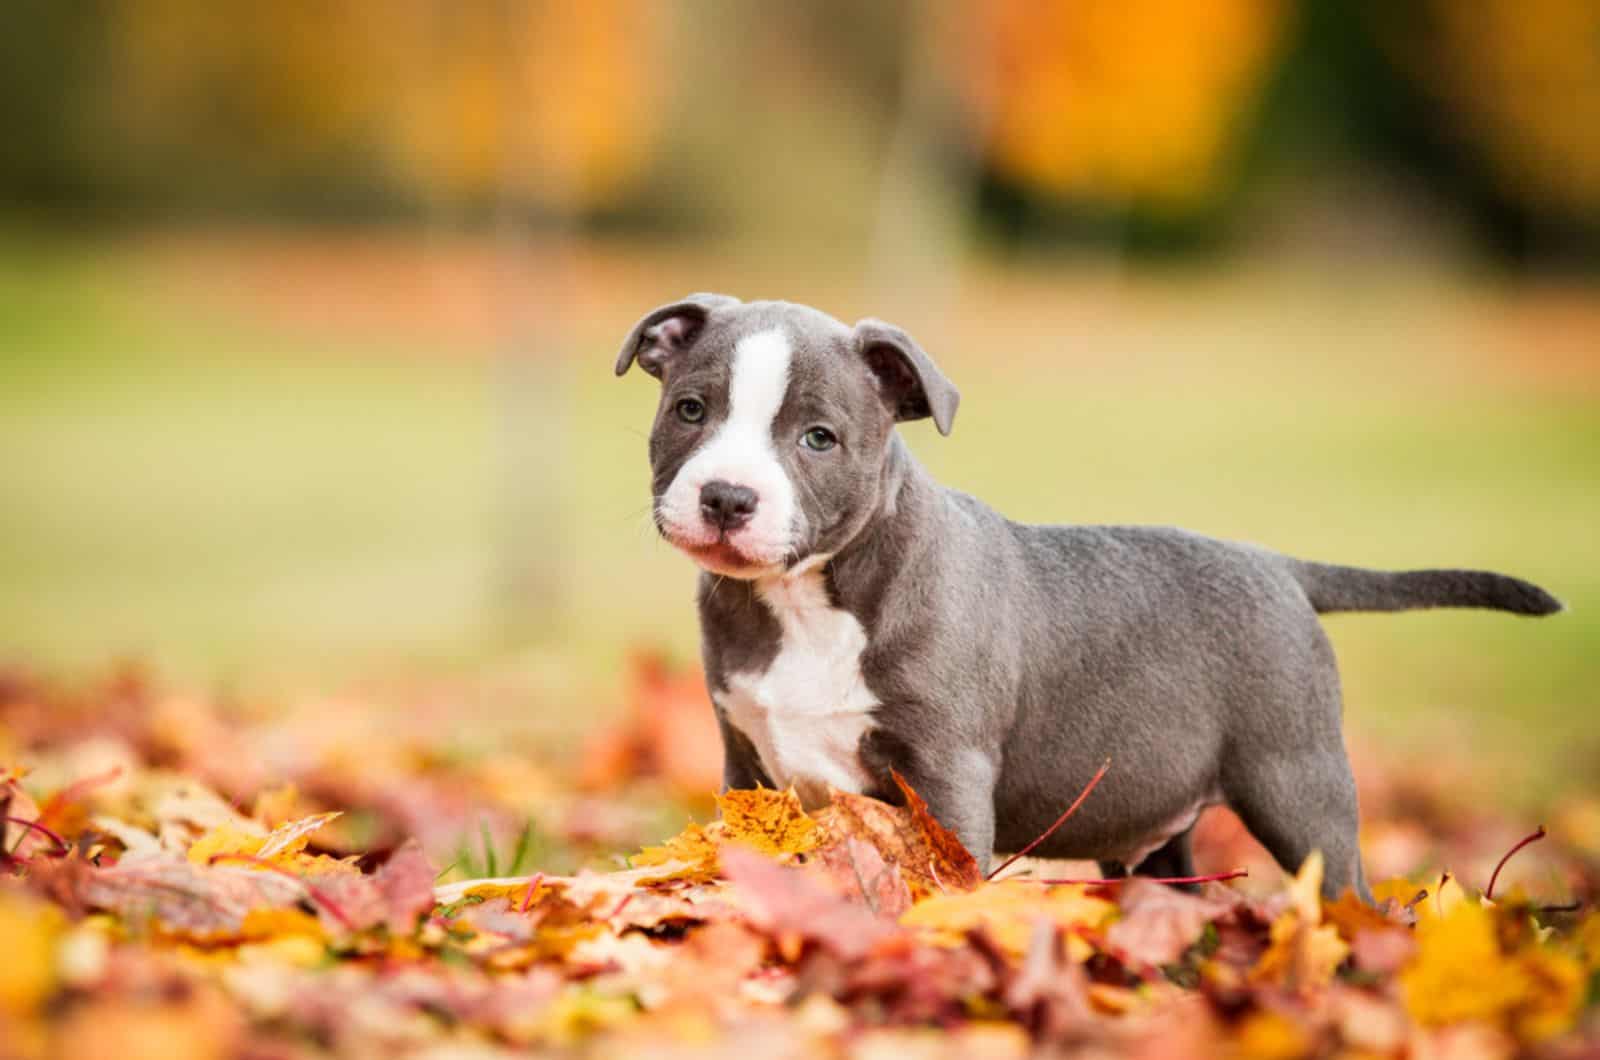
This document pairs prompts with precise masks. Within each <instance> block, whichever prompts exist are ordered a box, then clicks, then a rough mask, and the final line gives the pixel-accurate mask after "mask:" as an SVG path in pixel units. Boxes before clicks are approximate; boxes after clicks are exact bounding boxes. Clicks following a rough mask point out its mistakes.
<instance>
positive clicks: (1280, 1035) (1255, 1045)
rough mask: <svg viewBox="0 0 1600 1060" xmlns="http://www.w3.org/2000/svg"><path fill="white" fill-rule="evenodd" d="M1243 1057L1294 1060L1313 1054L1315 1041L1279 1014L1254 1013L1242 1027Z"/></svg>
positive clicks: (1239, 1042) (1261, 1059)
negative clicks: (1312, 1047) (1312, 1044)
mask: <svg viewBox="0 0 1600 1060" xmlns="http://www.w3.org/2000/svg"><path fill="white" fill-rule="evenodd" d="M1237 1044H1238V1050H1239V1055H1240V1056H1244V1057H1250V1058H1251V1060H1293V1058H1294V1057H1297V1056H1305V1055H1306V1054H1307V1053H1309V1052H1310V1051H1311V1039H1310V1037H1309V1036H1308V1035H1307V1034H1306V1031H1305V1029H1304V1028H1303V1027H1301V1026H1300V1025H1299V1024H1297V1023H1295V1022H1293V1021H1292V1020H1290V1019H1289V1018H1288V1017H1287V1016H1284V1015H1282V1014H1280V1013H1277V1012H1272V1011H1270V1010H1262V1011H1259V1012H1253V1013H1251V1014H1250V1015H1249V1016H1248V1017H1247V1018H1246V1019H1245V1021H1244V1022H1243V1023H1242V1024H1240V1025H1239V1034H1238V1039H1237Z"/></svg>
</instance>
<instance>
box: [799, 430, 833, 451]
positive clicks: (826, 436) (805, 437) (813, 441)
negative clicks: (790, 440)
mask: <svg viewBox="0 0 1600 1060" xmlns="http://www.w3.org/2000/svg"><path fill="white" fill-rule="evenodd" d="M800 444H801V445H803V446H805V447H806V448H807V449H814V450H816V451H817V452H819V453H822V452H826V451H827V450H829V449H832V448H833V447H834V446H836V445H838V444H839V439H838V438H836V437H834V434H833V432H832V431H830V430H828V428H826V427H813V428H811V429H810V430H809V431H807V432H806V433H804V434H802V435H801V436H800Z"/></svg>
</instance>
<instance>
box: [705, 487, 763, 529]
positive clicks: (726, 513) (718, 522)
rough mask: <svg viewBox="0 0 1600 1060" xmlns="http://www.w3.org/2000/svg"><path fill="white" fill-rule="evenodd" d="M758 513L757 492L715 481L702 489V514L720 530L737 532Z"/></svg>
mask: <svg viewBox="0 0 1600 1060" xmlns="http://www.w3.org/2000/svg"><path fill="white" fill-rule="evenodd" d="M755 513H756V491H755V490H753V489H751V488H750V487H748V486H735V485H734V484H733V483H731V482H724V481H723V480H722V479H714V480H713V481H711V482H707V483H706V484H705V485H704V486H701V487H700V514H701V515H702V516H704V517H705V520H706V522H708V523H710V524H711V525H712V526H715V527H717V528H718V529H720V530H737V529H739V527H741V526H743V525H744V524H745V523H748V522H749V521H750V517H751V516H752V515H754V514H755Z"/></svg>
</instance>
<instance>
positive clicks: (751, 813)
mask: <svg viewBox="0 0 1600 1060" xmlns="http://www.w3.org/2000/svg"><path fill="white" fill-rule="evenodd" d="M717 805H718V807H720V808H721V810H722V825H723V828H724V829H725V830H726V831H725V836H726V838H727V839H729V840H731V841H733V842H735V843H743V844H744V845H745V846H747V847H750V848H752V849H754V850H757V851H759V852H761V853H763V854H767V855H778V854H804V853H805V852H807V851H808V850H815V849H816V847H817V845H818V844H819V843H820V842H821V841H822V830H821V829H820V828H819V827H817V822H816V821H813V820H812V819H811V818H810V817H809V816H807V814H806V811H805V808H804V807H803V806H801V805H800V796H798V795H796V794H795V791H794V789H793V788H789V789H788V790H786V791H774V790H772V789H771V788H755V789H753V790H748V791H738V790H735V791H729V792H726V793H724V794H722V795H720V796H718V797H717Z"/></svg>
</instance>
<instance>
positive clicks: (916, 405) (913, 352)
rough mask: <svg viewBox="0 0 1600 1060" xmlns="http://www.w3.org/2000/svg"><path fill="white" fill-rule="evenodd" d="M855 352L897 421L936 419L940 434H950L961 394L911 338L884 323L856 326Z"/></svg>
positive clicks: (865, 321) (878, 321)
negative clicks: (864, 362)
mask: <svg viewBox="0 0 1600 1060" xmlns="http://www.w3.org/2000/svg"><path fill="white" fill-rule="evenodd" d="M855 330H856V350H857V351H858V352H859V353H860V354H861V357H862V359H863V360H865V361H866V362H867V367H868V368H869V369H871V371H872V374H873V376H874V377H875V378H876V379H877V381H878V390H879V392H880V393H881V394H882V395H883V400H884V402H885V403H886V404H887V405H888V406H889V411H890V412H892V413H894V418H895V420H896V421H900V422H903V421H905V420H920V419H925V418H926V417H928V416H932V417H933V425H934V426H935V427H938V428H939V433H940V434H949V433H950V425H951V423H952V422H953V421H954V420H955V418H956V406H958V405H960V404H961V394H960V392H959V391H957V390H956V388H955V386H954V385H953V384H952V383H951V382H950V380H948V379H946V378H945V377H944V373H943V372H941V371H939V368H938V366H937V365H935V364H934V363H933V358H931V357H929V356H928V355H927V354H926V353H923V352H922V347H921V346H918V345H917V343H916V341H915V340H914V339H912V337H911V336H910V335H907V334H906V333H905V332H903V331H901V330H900V329H899V328H897V327H895V326H894V325H893V324H885V323H884V322H883V321H881V320H871V319H868V320H863V321H861V322H860V323H858V324H856V329H855Z"/></svg>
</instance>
